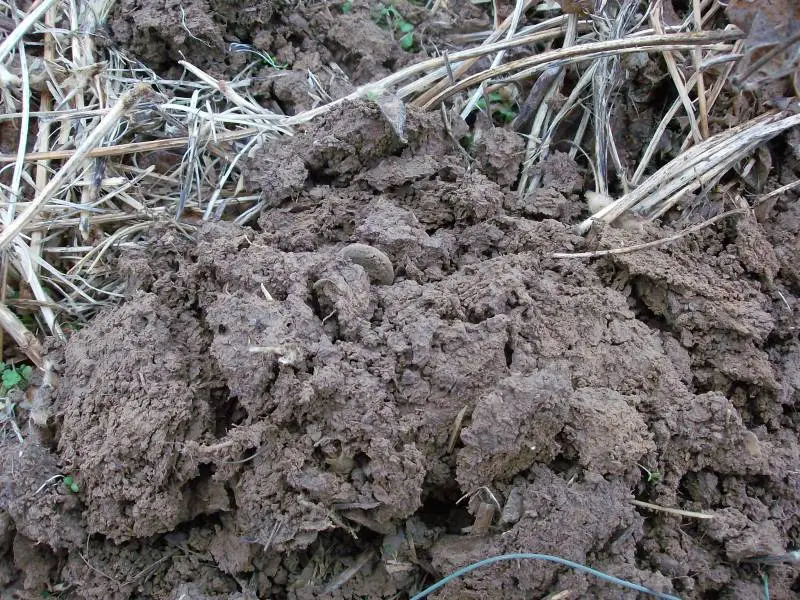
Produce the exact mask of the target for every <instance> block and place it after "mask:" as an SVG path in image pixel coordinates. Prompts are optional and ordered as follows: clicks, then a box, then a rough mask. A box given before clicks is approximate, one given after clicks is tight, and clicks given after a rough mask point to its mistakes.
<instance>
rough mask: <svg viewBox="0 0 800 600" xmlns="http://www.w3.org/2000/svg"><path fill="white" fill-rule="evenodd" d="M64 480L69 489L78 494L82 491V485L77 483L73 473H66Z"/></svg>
mask: <svg viewBox="0 0 800 600" xmlns="http://www.w3.org/2000/svg"><path fill="white" fill-rule="evenodd" d="M62 481H63V483H64V485H65V486H66V487H67V489H69V491H70V492H72V493H73V494H77V493H78V492H80V491H81V488H80V486H79V485H78V484H77V483H75V479H74V478H73V477H72V475H66V476H65V477H64V479H63V480H62Z"/></svg>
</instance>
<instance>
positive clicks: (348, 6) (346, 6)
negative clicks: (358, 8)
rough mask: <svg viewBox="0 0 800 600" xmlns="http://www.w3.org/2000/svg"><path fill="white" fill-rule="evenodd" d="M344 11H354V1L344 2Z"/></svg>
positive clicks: (345, 12)
mask: <svg viewBox="0 0 800 600" xmlns="http://www.w3.org/2000/svg"><path fill="white" fill-rule="evenodd" d="M342 12H343V13H344V14H347V13H351V12H353V3H352V2H351V1H350V0H347V2H345V3H344V4H342Z"/></svg>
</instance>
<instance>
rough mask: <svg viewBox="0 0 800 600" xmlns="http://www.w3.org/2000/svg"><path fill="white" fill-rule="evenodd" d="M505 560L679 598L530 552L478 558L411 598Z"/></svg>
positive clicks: (669, 598)
mask: <svg viewBox="0 0 800 600" xmlns="http://www.w3.org/2000/svg"><path fill="white" fill-rule="evenodd" d="M505 560H545V561H548V562H553V563H557V564H559V565H564V566H565V567H569V568H571V569H575V570H576V571H581V572H582V573H587V574H589V575H594V576H595V577H598V578H600V579H602V580H603V581H607V582H608V583H613V584H615V585H620V586H622V587H626V588H628V589H630V590H635V591H637V592H642V593H643V594H649V595H651V596H655V597H656V598H662V599H663V600H681V599H680V598H678V597H677V596H670V595H669V594H664V593H661V592H657V591H655V590H651V589H650V588H646V587H644V586H643V585H638V584H636V583H631V582H630V581H625V580H624V579H620V578H618V577H614V576H613V575H607V574H605V573H603V572H602V571H598V570H597V569H592V568H591V567H587V566H586V565H582V564H580V563H576V562H572V561H571V560H567V559H566V558H560V557H558V556H550V555H549V554H530V553H525V552H522V553H516V554H502V555H500V556H493V557H491V558H485V559H483V560H479V561H478V562H476V563H473V564H471V565H468V566H466V567H464V568H463V569H459V570H458V571H454V572H453V573H450V575H448V576H447V577H444V578H442V579H441V580H439V581H437V582H436V583H434V584H433V585H432V586H430V587H427V588H425V589H424V590H422V591H421V592H420V593H419V594H417V595H416V596H414V597H412V598H411V600H422V599H423V598H425V597H426V596H427V595H428V594H432V593H433V592H435V591H436V590H438V589H439V588H442V587H444V586H446V585H447V584H448V583H450V582H451V581H453V580H455V579H458V578H459V577H462V576H464V575H466V574H467V573H470V572H472V571H474V570H475V569H480V568H481V567H486V566H489V565H493V564H494V563H498V562H502V561H505Z"/></svg>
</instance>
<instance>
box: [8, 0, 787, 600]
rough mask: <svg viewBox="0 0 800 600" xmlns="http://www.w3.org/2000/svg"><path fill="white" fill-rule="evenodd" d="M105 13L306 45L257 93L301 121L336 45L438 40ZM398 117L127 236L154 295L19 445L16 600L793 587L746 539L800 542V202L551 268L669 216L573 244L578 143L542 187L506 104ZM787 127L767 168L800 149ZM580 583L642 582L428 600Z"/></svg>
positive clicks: (777, 547) (325, 13) (11, 569)
mask: <svg viewBox="0 0 800 600" xmlns="http://www.w3.org/2000/svg"><path fill="white" fill-rule="evenodd" d="M452 5H453V6H452V7H451V8H452V13H447V12H444V13H442V14H440V15H439V16H438V17H437V18H435V19H424V15H425V14H426V13H425V12H424V10H423V9H421V8H420V7H418V6H416V5H412V4H407V3H405V2H402V1H400V2H396V6H398V7H399V8H400V10H401V12H402V13H403V14H404V15H405V16H406V18H408V19H409V20H410V21H412V22H414V23H415V24H416V25H417V26H418V28H419V29H418V31H422V32H429V33H430V35H431V36H434V37H435V36H446V34H447V33H448V32H450V31H452V32H456V31H457V32H463V31H468V30H470V28H480V27H486V28H488V26H489V19H488V17H487V16H486V12H485V11H484V10H483V9H482V8H479V7H476V6H474V5H472V4H471V3H469V2H454V3H452ZM181 7H182V8H183V10H184V12H185V15H186V16H185V22H186V26H187V27H188V29H189V30H190V31H191V32H192V34H193V35H194V36H195V37H196V38H199V41H198V40H197V39H194V38H193V37H191V36H189V35H188V33H187V32H186V31H185V29H183V28H182V27H180V26H179V25H176V23H177V24H180V23H181V20H180V10H181ZM460 9H463V11H461V12H459V11H460ZM506 9H509V7H506ZM164 14H170V15H172V16H173V17H175V16H176V15H178V16H177V17H176V18H170V19H167V18H164ZM455 14H459V16H458V17H456V16H454V15H455ZM110 31H111V32H112V34H113V36H114V38H115V40H116V42H115V43H117V44H120V45H122V46H125V47H127V48H128V49H129V51H131V52H133V53H136V54H138V56H139V58H141V60H142V61H144V62H145V63H147V64H148V65H149V66H150V67H152V68H154V69H157V70H159V71H161V72H162V73H168V72H170V70H174V69H176V68H177V67H176V64H175V61H176V60H178V59H180V58H181V55H183V56H185V57H186V59H187V60H189V61H190V62H195V63H196V64H198V65H199V66H201V67H203V68H205V69H208V70H209V72H212V73H214V74H217V75H222V76H230V74H231V73H235V72H236V69H237V68H241V64H240V63H239V61H244V59H243V58H242V57H241V56H239V55H235V54H230V53H227V47H226V45H227V44H229V43H230V42H244V43H250V44H253V45H255V46H256V47H257V48H259V49H262V50H264V51H268V52H271V53H273V54H274V56H275V57H276V58H277V60H279V61H283V62H287V63H289V65H290V68H289V69H288V70H287V71H285V72H284V73H283V74H282V75H281V76H279V77H277V78H275V77H273V78H272V79H270V80H265V82H264V84H263V85H264V88H263V91H262V94H263V98H262V99H263V101H264V103H265V104H270V103H271V104H272V105H275V106H279V107H280V108H281V109H282V110H285V111H287V112H294V111H297V110H301V109H303V108H307V107H308V106H310V105H311V99H310V98H309V97H308V95H307V94H306V93H305V91H304V90H305V85H306V84H305V74H304V73H305V69H312V70H314V69H322V68H323V67H325V66H326V65H329V64H330V63H334V62H335V63H336V64H338V65H339V66H340V67H341V69H342V71H343V72H345V73H347V74H348V76H349V81H344V80H343V81H341V82H340V83H341V86H340V89H339V91H338V94H339V95H341V94H344V93H346V92H347V90H348V89H349V86H350V85H351V84H358V83H363V82H365V81H368V80H371V79H375V78H377V77H380V76H381V75H383V74H387V73H389V72H390V71H391V70H393V69H395V68H397V67H398V66H399V65H401V64H403V63H404V62H410V61H412V60H413V59H414V56H413V54H409V53H406V52H404V51H403V50H402V49H401V48H400V47H399V45H398V44H397V43H396V41H395V40H394V39H393V38H392V36H391V34H390V33H388V32H387V31H385V30H383V29H381V28H380V27H378V26H377V25H375V24H374V23H373V21H372V19H371V16H370V12H369V8H368V6H367V4H366V3H359V2H356V3H355V6H354V9H353V12H352V13H346V14H345V13H342V12H341V10H340V9H339V7H337V6H335V5H333V4H331V5H327V6H324V5H315V6H309V7H297V8H296V9H294V8H291V7H288V8H287V7H286V6H285V5H283V4H272V3H270V2H262V3H260V4H259V3H257V4H255V5H253V6H250V5H248V4H247V3H233V4H231V3H228V2H215V1H208V2H207V1H206V0H197V1H195V2H182V3H177V2H171V1H169V2H164V1H158V2H149V1H146V2H140V1H137V2H133V1H131V0H123V1H120V2H118V3H117V6H116V8H115V10H114V13H113V15H112V18H111V20H110ZM354 31H358V32H359V34H358V36H356V34H354V33H353V32H354ZM353 39H361V40H362V42H360V44H359V46H358V47H352V46H351V44H352V43H353ZM206 43H207V44H210V45H211V47H212V48H214V49H215V51H218V52H219V56H214V55H213V54H212V53H209V51H208V47H207V46H206ZM301 74H302V77H301V76H300V75H301ZM300 90H303V91H302V93H300ZM632 112H633V111H631V113H632ZM626 118H627V117H626ZM637 127H639V128H640V129H641V130H642V131H643V132H646V131H652V127H654V123H653V122H652V121H649V122H648V121H645V122H641V123H639V125H637ZM468 134H471V135H472V136H473V138H472V145H471V146H468V151H465V149H464V147H462V145H461V144H459V142H463V140H464V139H465V138H466V137H467V135H468ZM404 135H405V138H406V139H405V140H401V139H400V138H399V137H398V135H397V134H396V133H395V131H394V129H393V128H392V125H391V124H390V123H389V122H388V121H387V120H386V118H385V117H384V116H383V114H382V113H381V111H380V109H379V108H378V107H377V106H376V105H375V104H374V103H371V102H366V101H365V102H353V103H347V104H344V105H342V106H341V107H340V108H338V109H336V110H335V111H334V112H332V113H330V114H328V115H327V116H323V117H320V118H318V119H316V120H314V121H312V122H311V123H309V124H308V125H307V126H306V127H305V129H303V130H300V131H298V133H297V134H296V135H295V136H294V137H292V138H291V139H289V140H281V141H279V142H276V143H274V144H272V145H271V146H268V147H265V148H263V149H261V150H260V151H259V153H258V154H257V155H256V156H255V157H254V158H252V159H250V163H249V164H248V165H247V172H248V173H249V180H248V186H249V187H250V188H251V189H252V190H260V191H263V192H264V197H265V198H266V199H267V200H268V203H267V206H266V207H265V209H264V210H263V212H262V213H261V215H260V217H259V219H258V223H257V224H254V225H253V227H251V228H243V227H237V226H234V225H232V224H229V223H224V222H219V223H212V224H205V225H202V226H201V227H199V228H198V229H197V230H196V231H195V232H193V233H191V234H189V233H187V229H186V228H180V227H177V226H175V225H170V224H163V225H159V226H157V227H156V228H154V231H153V234H152V244H151V245H150V246H149V247H148V248H147V250H133V249H131V250H128V251H126V252H125V253H124V254H123V256H122V258H121V259H120V261H119V265H118V267H119V269H120V270H121V271H122V272H123V273H124V274H125V275H126V277H127V280H128V293H127V300H126V301H125V302H124V303H121V304H120V305H118V306H114V307H110V308H108V309H106V310H104V311H103V312H102V313H101V314H100V315H99V316H98V317H96V318H95V319H94V320H93V321H92V322H91V324H90V325H89V326H88V327H86V328H85V329H83V330H81V331H80V332H78V333H76V334H75V335H73V337H72V338H71V339H70V340H69V342H68V343H67V344H66V346H64V347H54V348H53V349H52V351H51V354H50V359H51V360H52V361H54V362H55V364H56V365H57V370H58V375H59V379H58V382H57V385H56V386H55V387H54V390H53V392H52V394H51V397H50V401H51V403H52V405H51V406H50V408H49V421H48V426H47V427H44V428H43V427H37V426H36V425H35V424H34V423H33V421H32V420H31V422H26V421H25V413H24V411H21V413H22V414H21V416H20V419H21V427H22V429H23V431H24V433H25V435H26V441H25V443H24V444H20V443H19V442H18V440H17V438H16V437H14V436H9V437H7V438H6V439H5V440H4V441H3V442H2V444H0V557H5V558H3V559H2V560H0V589H3V590H5V591H2V592H0V596H3V597H6V595H7V596H8V597H22V598H27V597H31V598H32V597H40V595H41V594H44V595H54V596H56V595H57V596H61V597H65V598H86V599H95V598H98V599H99V598H112V599H128V598H170V599H175V600H177V599H190V598H191V599H198V600H199V599H206V598H220V599H221V598H229V599H231V600H233V599H244V598H256V597H258V598H276V599H282V598H287V599H307V598H343V599H344V598H407V597H409V596H410V595H413V593H415V592H416V591H419V590H421V589H422V588H423V587H424V586H425V585H428V584H430V583H432V582H434V581H436V580H437V579H438V578H439V577H441V576H442V575H444V574H447V573H449V572H451V571H453V570H455V569H457V568H459V567H462V566H465V565H466V564H469V563H471V562H474V561H477V560H480V559H483V558H487V557H489V556H493V555H496V554H502V553H510V552H537V553H545V554H553V555H556V556H560V557H563V558H566V559H570V560H573V561H577V562H580V563H584V564H588V565H590V566H592V567H594V568H596V569H599V570H602V571H605V572H608V573H610V574H613V575H615V576H617V577H620V578H624V579H628V580H630V581H633V582H636V583H639V584H641V585H645V586H648V587H650V588H653V589H655V590H659V591H662V592H666V593H672V594H674V595H678V596H680V597H684V598H698V599H699V598H712V597H713V598H731V599H734V598H759V597H760V594H761V590H762V589H763V583H762V575H764V574H768V576H769V588H770V593H771V597H772V598H775V599H788V598H796V597H797V594H798V593H799V592H800V577H798V573H797V571H796V570H792V569H791V568H790V567H788V566H780V565H778V566H773V567H759V566H758V565H755V564H753V563H748V562H747V560H746V559H748V558H751V557H754V556H759V555H774V554H783V553H785V552H787V551H789V550H795V549H798V548H800V466H799V465H800V455H799V453H798V432H799V431H800V417H798V412H797V410H796V409H797V405H798V402H800V339H799V338H798V329H797V313H798V310H800V304H798V302H799V301H798V298H799V297H800V270H798V265H797V256H798V253H800V202H798V196H797V195H796V193H795V192H790V193H787V194H784V195H782V196H779V197H777V199H776V200H775V201H774V202H771V203H770V205H769V206H764V207H760V209H759V211H758V212H757V215H756V216H753V215H745V216H739V217H736V218H731V219H728V220H726V221H722V222H720V224H718V225H717V226H715V227H713V228H709V229H706V230H703V231H702V232H700V233H699V234H696V235H693V236H689V237H686V238H684V239H683V240H681V241H679V242H677V243H674V244H672V245H669V246H661V247H657V248H652V249H649V250H646V251H641V252H635V253H630V254H620V255H613V256H608V257H605V258H601V259H597V260H593V261H588V260H565V259H555V258H552V257H551V254H552V253H553V252H570V251H584V250H587V249H605V248H615V247H620V246H626V245H631V244H636V243H640V242H642V241H649V240H653V239H658V238H660V237H664V236H665V235H666V234H667V233H668V232H669V230H670V228H671V227H672V226H671V225H669V224H666V223H665V224H662V225H661V226H657V225H653V224H634V225H633V226H626V227H605V228H602V229H598V230H596V231H594V232H593V233H592V235H591V236H589V237H588V238H583V237H579V236H577V235H576V234H575V233H574V230H573V227H572V226H573V225H574V224H575V223H576V222H578V221H579V220H580V219H581V218H582V217H585V216H586V215H587V211H586V209H585V204H584V203H583V201H582V192H583V191H584V189H585V187H586V185H585V180H586V178H587V177H591V174H590V173H587V172H586V170H585V168H584V167H580V166H579V165H578V163H576V161H575V160H574V159H572V158H571V157H570V156H569V155H568V154H567V153H566V152H556V153H554V154H553V156H552V157H551V158H550V159H549V160H548V161H547V162H546V163H545V164H544V165H543V166H542V172H541V173H540V175H541V180H542V182H543V187H542V189H541V190H540V191H539V193H538V195H537V197H536V198H534V199H527V200H526V201H525V202H521V201H520V200H519V199H518V195H517V193H516V191H515V190H513V189H512V188H513V185H514V183H515V181H516V173H517V172H518V170H519V167H520V163H521V159H522V154H523V144H524V142H523V140H521V138H519V137H518V136H517V135H516V134H513V133H511V132H510V131H508V130H506V129H500V128H495V127H493V125H492V123H489V122H488V119H486V120H483V121H481V120H479V121H478V122H476V123H474V124H472V128H471V129H470V127H469V126H468V125H467V124H465V123H463V122H460V121H459V120H458V119H456V118H455V117H454V116H453V117H452V120H451V121H450V122H449V124H448V126H446V125H445V123H444V122H443V119H442V115H441V114H440V113H439V112H433V113H420V112H417V111H415V110H412V109H409V111H408V115H407V121H406V125H405V134H404ZM642 135H645V133H643V134H642ZM790 141H791V140H789V141H779V142H776V143H775V144H774V145H773V146H771V147H770V151H771V152H772V153H773V154H774V156H776V157H778V160H774V161H773V170H772V173H771V175H770V179H769V182H770V185H771V187H770V189H773V188H774V187H777V186H778V185H781V184H784V183H787V182H789V181H792V180H793V179H794V178H796V177H797V173H798V172H800V168H799V165H798V157H797V156H795V155H793V154H792V152H791V144H790V143H789V142H790ZM631 144H633V145H634V146H635V147H634V149H633V150H631V152H632V153H633V154H631V155H632V156H633V155H635V154H636V152H637V151H638V150H637V149H638V148H639V147H640V146H641V138H638V137H637V139H636V140H633V141H631ZM637 144H638V145H637ZM678 145H679V144H678ZM567 150H568V149H567ZM706 209H707V210H714V207H713V206H707V207H706ZM679 225H680V224H676V225H675V226H676V227H677V226H679ZM351 244H364V245H368V246H371V247H372V248H374V249H375V253H374V254H373V255H371V257H372V258H371V259H370V260H371V261H372V262H369V261H363V260H356V259H354V258H353V252H352V251H343V249H345V248H346V247H348V246H350V245H351ZM385 260H388V261H390V262H391V265H392V268H393V271H394V273H393V277H392V276H388V277H387V276H386V274H385V273H377V271H375V270H373V268H372V266H374V265H376V264H377V265H379V267H380V268H381V269H383V268H385ZM365 267H366V268H365ZM375 269H378V267H375ZM376 273H377V274H376ZM59 473H61V474H64V475H69V476H71V477H72V478H73V479H74V481H75V482H76V483H77V484H78V486H79V487H78V489H79V491H78V492H77V493H75V492H73V491H70V490H69V488H68V486H66V485H65V484H64V482H63V480H59V479H55V480H53V479H52V478H53V476H54V475H57V474H59ZM632 499H636V500H640V501H644V502H650V503H654V504H658V505H661V506H667V507H679V508H681V509H684V510H690V511H700V512H705V513H709V514H712V515H713V516H714V518H713V519H694V518H687V517H679V516H673V515H670V514H666V513H663V512H653V511H650V510H648V509H646V508H642V507H640V506H635V505H633V504H631V500H632ZM487 515H488V517H487ZM564 591H568V592H567V593H568V594H569V595H568V596H567V595H563V596H559V597H570V598H634V597H637V595H636V593H635V592H631V591H623V590H622V589H621V588H617V587H614V586H611V585H609V584H606V583H603V582H601V581H599V580H597V579H595V578H592V577H588V576H586V575H582V574H578V573H576V572H574V571H571V570H569V569H566V568H564V567H560V566H556V565H552V564H549V563H539V562H524V563H523V562H508V563H502V564H498V565H495V566H492V567H488V568H484V569H482V570H478V571H476V572H474V573H472V574H470V575H469V576H467V577H465V578H462V579H459V580H456V581H453V582H452V583H450V584H449V585H448V586H446V587H444V588H443V589H441V590H440V591H439V592H437V593H436V594H434V595H432V596H431V597H435V598H439V599H450V598H452V599H456V598H458V599H468V598H475V599H477V598H487V597H491V598H496V599H516V598H540V597H545V596H546V595H547V594H550V593H557V592H564Z"/></svg>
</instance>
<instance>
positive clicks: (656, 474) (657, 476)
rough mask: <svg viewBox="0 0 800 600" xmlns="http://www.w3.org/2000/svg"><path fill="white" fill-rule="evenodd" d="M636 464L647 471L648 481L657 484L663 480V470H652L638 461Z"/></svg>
mask: <svg viewBox="0 0 800 600" xmlns="http://www.w3.org/2000/svg"><path fill="white" fill-rule="evenodd" d="M636 466H637V467H639V468H640V469H642V470H643V471H644V472H645V473H647V483H652V484H653V485H655V484H656V483H658V482H659V481H661V472H660V471H659V470H658V469H653V470H652V471H651V470H650V469H648V468H647V467H645V466H644V465H640V464H639V463H636Z"/></svg>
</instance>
